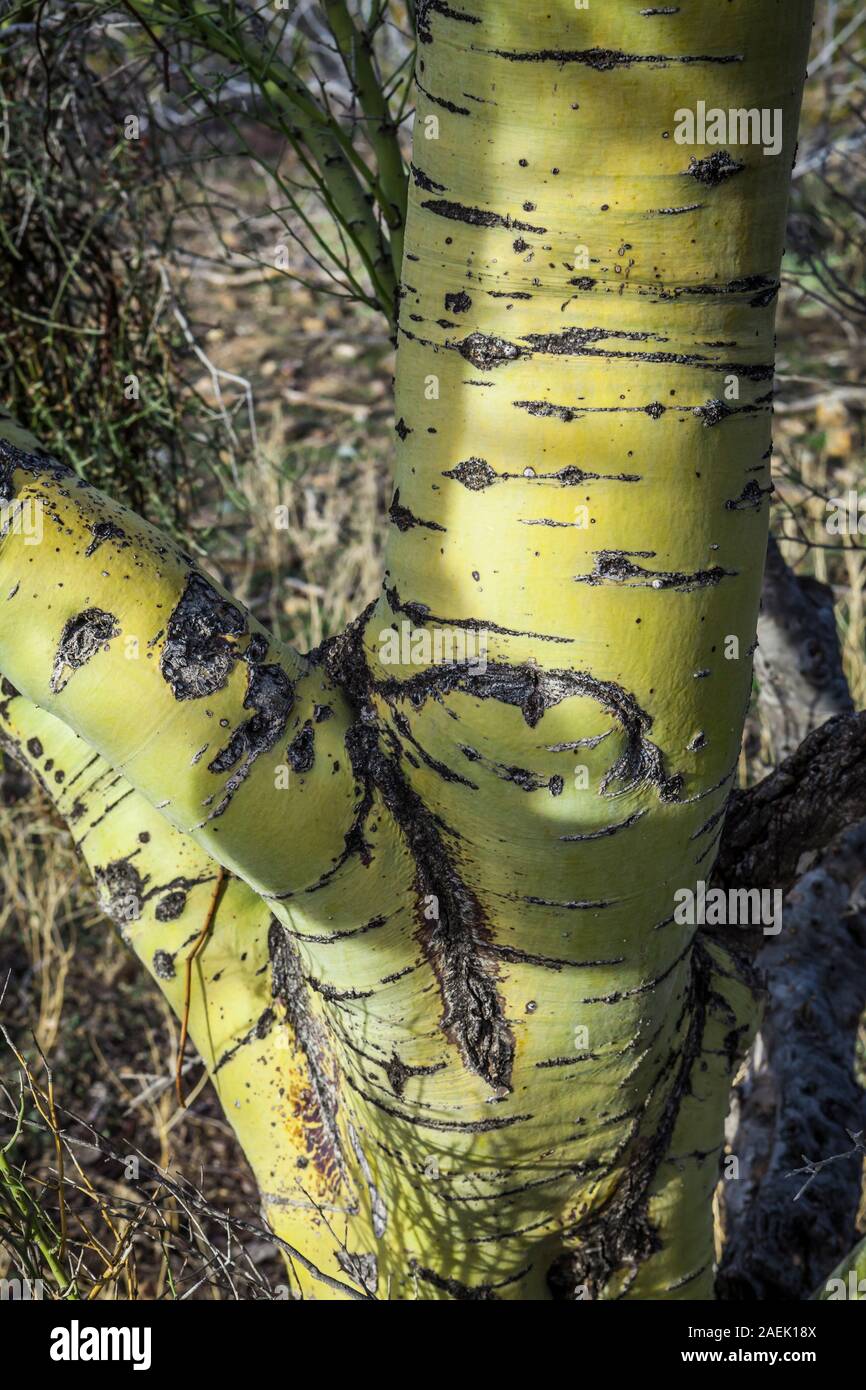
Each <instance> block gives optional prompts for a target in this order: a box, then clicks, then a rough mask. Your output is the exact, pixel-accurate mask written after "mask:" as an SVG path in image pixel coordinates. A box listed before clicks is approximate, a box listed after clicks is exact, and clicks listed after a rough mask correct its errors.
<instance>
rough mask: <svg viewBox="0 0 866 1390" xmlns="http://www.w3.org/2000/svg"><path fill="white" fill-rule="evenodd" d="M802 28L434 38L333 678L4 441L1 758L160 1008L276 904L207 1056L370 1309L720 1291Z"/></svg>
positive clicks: (270, 1203) (603, 23)
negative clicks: (61, 824)
mask: <svg viewBox="0 0 866 1390" xmlns="http://www.w3.org/2000/svg"><path fill="white" fill-rule="evenodd" d="M810 21H811V2H810V0H786V3H785V4H782V3H780V0H753V3H751V4H749V5H748V6H747V5H745V4H742V3H734V4H726V5H722V6H720V5H717V4H715V3H695V4H690V5H689V6H687V7H664V8H657V9H640V8H639V7H638V6H637V5H635V6H631V5H624V4H623V5H616V6H612V5H609V4H600V3H592V4H590V5H589V6H588V8H586V9H576V8H575V6H574V5H573V4H571V3H566V0H555V3H553V4H551V3H546V4H544V5H541V4H536V3H533V4H527V5H523V6H510V5H500V4H494V3H492V0H466V3H460V4H459V6H454V7H452V6H450V5H441V4H438V3H435V0H427V2H426V3H424V2H423V0H422V3H421V4H419V6H418V31H419V39H420V45H419V59H418V67H417V77H418V87H419V94H420V95H419V106H418V114H417V118H416V130H415V150H414V165H413V182H412V188H411V193H410V200H409V210H408V219H407V225H406V242H405V259H404V270H403V279H402V284H401V287H400V319H399V330H398V331H399V338H398V367H397V403H396V414H397V434H398V437H399V464H398V473H397V477H396V480H395V493H394V499H393V502H392V505H391V511H390V516H391V521H392V523H393V528H392V536H391V542H390V545H389V549H388V553H387V559H386V576H385V584H384V590H383V596H382V598H381V600H380V601H379V602H378V603H376V604H375V605H373V606H372V608H371V609H369V610H368V611H367V612H366V613H365V614H364V615H362V617H361V618H360V619H359V620H358V622H357V623H356V624H355V625H354V626H353V627H352V628H351V629H350V630H349V631H348V632H346V633H345V634H343V635H342V636H341V637H339V638H336V639H334V640H332V641H330V642H328V643H326V644H325V645H324V646H323V648H322V649H320V650H319V651H317V652H315V653H313V654H312V655H311V656H310V657H309V658H301V657H299V656H297V655H296V654H294V653H292V652H288V651H284V650H278V648H277V644H275V643H274V642H273V641H272V640H270V639H269V638H268V637H267V635H266V634H264V633H263V632H262V631H261V630H260V629H259V627H258V626H257V624H255V623H254V622H253V621H252V620H251V619H249V618H248V617H247V616H246V615H245V614H244V613H242V612H241V610H240V608H239V606H238V605H237V604H236V603H234V602H233V601H232V600H230V599H229V598H228V597H227V596H225V595H223V594H221V593H220V592H219V591H218V590H217V588H216V586H215V585H213V584H212V583H211V582H210V581H209V580H207V579H206V578H205V577H203V576H202V575H201V574H200V573H199V572H198V571H196V570H195V569H194V567H192V566H191V565H190V562H189V560H188V558H187V557H185V556H184V555H183V554H181V553H179V552H178V551H177V550H176V548H175V547H173V546H172V545H171V544H170V543H169V542H167V541H165V540H164V539H163V538H161V537H159V536H158V535H157V534H156V533H155V532H153V531H152V530H151V529H150V528H149V527H147V526H145V525H144V524H143V523H141V522H139V521H138V520H137V519H136V518H134V517H133V516H131V515H130V514H129V513H127V512H125V511H124V510H123V509H121V508H119V507H117V506H115V505H114V504H112V503H111V502H109V501H108V500H107V499H106V498H104V497H102V496H101V495H100V494H98V493H96V492H95V491H94V490H93V489H90V488H88V487H87V486H86V485H84V484H82V483H81V482H79V481H78V480H77V479H75V477H74V475H72V474H70V473H68V472H67V471H65V470H64V469H63V468H62V466H60V465H57V464H55V463H54V462H53V461H50V460H47V459H46V458H45V456H44V455H40V454H39V453H38V451H37V447H36V444H35V441H32V440H29V439H27V438H26V437H25V436H23V435H22V433H21V432H20V431H15V430H14V429H13V428H12V427H11V426H7V427H5V428H3V431H2V432H3V434H4V435H5V436H6V437H7V439H8V441H9V442H8V443H6V444H4V445H2V446H0V467H2V471H0V478H2V487H3V489H4V495H5V496H6V497H7V499H10V500H11V499H12V498H15V499H16V500H17V503H18V505H19V506H24V505H26V504H33V505H36V506H38V507H39V508H40V509H41V514H42V515H43V517H44V522H45V543H44V544H42V545H31V546H28V545H27V544H26V543H25V537H23V536H22V535H21V534H20V533H16V530H15V528H14V527H10V528H9V530H8V532H7V535H6V537H5V539H4V540H3V543H2V547H0V595H6V596H8V597H6V598H5V599H4V600H3V602H2V603H0V666H2V669H3V670H4V671H5V672H6V673H7V676H8V677H9V680H10V681H11V682H12V683H13V686H14V689H15V690H20V691H21V692H22V695H21V696H17V697H16V696H14V695H13V694H12V693H8V698H7V703H6V705H5V706H4V709H5V711H6V713H5V716H4V717H5V719H6V722H7V725H8V726H9V727H8V734H9V736H10V737H12V738H14V739H15V740H16V741H17V743H18V745H19V747H22V748H23V749H24V750H25V756H26V757H27V758H28V760H29V761H30V762H31V765H34V766H36V767H38V768H40V769H41V770H42V775H43V777H45V779H46V782H47V783H48V785H49V786H50V785H51V780H52V777H53V778H54V779H55V789H56V787H57V786H59V785H60V784H58V783H57V780H56V774H57V772H58V771H60V772H63V773H64V777H63V779H61V781H62V790H60V791H57V795H58V797H59V798H60V799H61V801H63V798H66V802H64V803H63V804H62V809H63V810H64V812H65V813H66V814H67V815H68V816H69V817H70V819H72V820H73V821H75V823H76V825H78V824H80V825H86V826H87V827H88V828H87V831H86V833H85V835H84V836H83V837H81V836H80V834H79V832H78V830H76V831H75V833H76V836H77V838H79V839H80V842H81V844H82V848H83V850H84V853H85V854H86V855H87V856H88V857H89V858H90V862H91V864H92V865H93V866H94V869H95V871H96V875H97V880H98V881H99V882H100V883H102V884H108V885H110V884H112V883H114V882H115V881H117V882H118V883H121V884H123V885H126V886H127V887H128V885H129V884H130V883H131V884H132V889H133V896H134V897H135V895H136V894H137V897H136V901H137V902H138V903H139V906H140V908H141V911H140V915H139V918H138V919H136V927H135V931H134V932H133V931H132V930H131V929H130V930H129V935H130V940H131V942H132V944H133V945H134V946H135V948H136V949H137V950H138V951H139V952H140V953H141V954H142V956H143V957H144V959H145V960H146V962H147V963H148V965H149V967H150V968H151V969H152V971H153V973H154V974H155V975H156V976H157V978H159V980H160V983H161V984H162V985H163V987H164V988H166V992H167V993H169V995H170V997H172V999H173V1002H175V1004H176V1005H177V1003H178V998H177V988H178V987H177V984H176V982H173V981H172V979H171V977H168V978H167V971H168V966H167V964H166V960H165V959H164V957H170V959H171V962H172V963H173V965H174V966H175V969H176V973H180V965H181V963H182V960H183V958H184V956H185V955H186V953H187V952H188V951H189V949H191V945H192V943H193V942H194V941H195V938H196V936H197V933H198V930H200V927H201V922H202V918H203V914H204V913H205V911H206V908H207V902H208V899H209V893H210V891H211V890H212V887H213V876H214V873H215V868H214V863H215V862H216V863H219V864H223V865H225V866H226V867H227V868H228V869H229V870H230V871H231V873H232V874H233V875H234V876H235V878H236V879H237V880H243V883H244V884H246V885H248V887H243V886H242V885H241V883H239V882H238V883H235V882H232V884H231V885H230V887H231V898H230V897H229V895H228V894H226V895H225V897H224V899H223V900H222V902H221V903H220V906H219V909H218V912H217V916H216V921H215V923H214V926H213V931H212V935H211V937H210V938H209V940H208V944H207V946H206V948H205V950H204V951H203V952H202V954H201V956H200V957H199V961H198V962H197V966H196V971H197V973H198V986H197V990H198V992H197V994H196V996H195V1008H196V1012H195V1014H194V1017H193V1028H194V1036H195V1038H196V1042H197V1045H198V1046H199V1048H200V1050H201V1052H202V1055H203V1057H204V1058H205V1060H206V1062H207V1063H208V1065H209V1066H210V1068H211V1071H212V1074H214V1075H215V1080H216V1081H217V1083H218V1085H219V1087H220V1091H221V1094H222V1095H223V1097H224V1100H225V1101H226V1103H227V1105H228V1109H227V1113H228V1114H229V1116H230V1118H231V1119H232V1121H233V1123H234V1124H235V1127H236V1129H237V1132H238V1135H239V1137H240V1139H241V1142H242V1143H243V1144H244V1145H245V1146H246V1148H247V1151H248V1152H249V1153H250V1156H251V1160H252V1162H253V1164H254V1167H255V1169H256V1172H257V1176H258V1179H259V1181H260V1183H261V1186H262V1190H263V1194H264V1202H265V1207H266V1211H267V1214H268V1217H269V1220H270V1221H271V1222H272V1224H273V1225H274V1229H275V1230H276V1231H277V1232H278V1234H281V1235H283V1236H284V1237H285V1239H287V1240H289V1241H291V1243H292V1244H293V1245H295V1246H297V1247H298V1248H300V1249H301V1250H304V1251H305V1252H306V1253H308V1254H310V1257H311V1258H312V1259H313V1260H314V1261H315V1263H316V1264H317V1266H318V1267H319V1268H320V1269H321V1270H324V1271H325V1272H326V1273H327V1275H328V1276H330V1277H331V1278H332V1279H334V1280H340V1281H344V1282H345V1281H346V1279H347V1278H348V1280H349V1282H350V1283H351V1282H352V1281H354V1282H355V1284H356V1286H357V1285H358V1283H359V1282H360V1285H361V1286H362V1287H363V1288H364V1289H366V1290H367V1291H375V1292H376V1293H377V1295H378V1296H379V1297H388V1298H415V1297H422V1298H544V1297H549V1296H551V1295H552V1296H554V1297H565V1298H574V1297H591V1298H604V1299H611V1298H622V1297H628V1298H644V1299H646V1298H688V1299H695V1298H709V1297H711V1296H712V1288H713V1259H714V1248H713V1219H712V1193H713V1189H714V1186H715V1184H716V1181H717V1178H718V1173H719V1161H720V1156H721V1153H722V1143H723V1134H722V1129H723V1121H724V1116H725V1111H726V1104H727V1096H728V1091H729V1086H730V1081H731V1075H732V1071H733V1070H734V1069H735V1067H736V1065H737V1061H738V1059H739V1057H740V1056H741V1054H742V1051H743V1049H744V1047H745V1045H746V1043H747V1042H748V1039H749V1037H750V1034H751V1031H752V1029H753V1027H754V1023H755V1016H756V1005H755V994H754V990H753V986H752V981H751V979H750V978H749V977H748V975H747V973H746V972H745V971H744V969H743V968H742V967H741V966H740V965H738V963H737V961H736V958H735V956H734V955H733V954H732V953H731V952H729V951H728V950H727V949H726V948H725V947H724V946H722V945H720V944H719V943H718V942H717V941H714V940H712V939H711V938H709V937H708V936H707V935H706V934H704V933H700V932H699V931H698V929H697V926H696V925H695V924H694V923H693V922H692V923H690V922H684V921H680V920H678V918H677V917H676V916H675V914H674V906H675V901H676V899H675V895H676V894H677V893H678V892H680V891H681V890H687V889H693V888H694V887H695V885H696V883H697V882H698V880H706V879H708V878H709V876H710V873H711V870H712V864H713V859H714V855H715V851H716V847H717V844H718V838H719V835H720V833H721V828H722V821H723V816H724V810H725V805H726V800H727V797H728V794H729V791H730V789H731V786H732V783H733V779H734V776H735V770H736V764H737V758H738V753H739V746H740V738H741V732H742V722H743V717H744V712H745V708H746V704H747V701H748V697H749V690H750V681H751V663H752V651H753V644H754V638H755V628H756V618H757V606H758V598H759V591H760V581H761V570H762V564H763V558H764V551H765V545H766V532H767V513H768V503H767V496H768V493H769V490H770V483H769V476H770V475H769V453H770V449H769V445H770V419H771V392H772V378H773V318H774V300H775V294H776V290H777V288H778V277H779V264H780V257H781V251H782V235H783V228H784V219H785V208H786V200H787V190H788V181H789V174H790V168H791V163H792V160H793V154H794V147H795V142H796V128H797V119H798V110H799V100H800V91H801V85H802V78H803V72H804V68H805V61H806V50H807V44H808V39H809V28H810ZM701 103H704V104H705V107H704V109H705V110H706V111H709V112H712V111H713V110H714V109H716V108H718V109H720V110H721V111H722V112H723V113H724V117H725V121H726V128H725V132H724V139H723V140H721V141H719V142H717V143H715V144H711V143H707V142H706V140H705V132H704V131H703V130H700V129H699V130H697V131H696V132H695V133H696V138H697V143H693V144H691V145H690V144H686V143H680V141H678V139H677V135H678V134H682V132H683V130H684V129H685V126H686V122H685V118H684V117H683V116H682V114H681V113H682V112H683V111H691V112H696V111H698V109H699V105H700V104H701ZM750 109H754V110H755V111H757V112H760V111H763V112H765V113H767V116H768V117H769V123H768V124H767V126H766V128H765V130H764V133H763V144H762V143H754V142H753V143H745V142H744V140H745V135H746V131H745V126H744V128H743V129H742V130H738V129H737V128H736V126H737V119H736V112H738V111H743V112H745V111H748V110H750ZM774 113H778V116H777V118H776V119H777V120H778V122H779V126H778V127H775V126H774V125H773V116H774ZM752 133H753V134H758V131H757V129H756V130H755V131H753V132H752ZM777 134H778V135H779V136H780V140H779V143H778V145H776V143H775V142H774V137H775V136H776V135H777ZM739 137H743V139H740V138H739ZM28 701H33V702H35V703H36V704H39V705H43V706H44V707H45V709H46V710H48V711H49V712H50V716H56V719H53V718H52V719H51V720H50V728H51V738H52V739H54V738H55V737H56V739H57V741H58V748H57V751H56V753H52V754H51V755H50V756H51V760H52V763H53V767H52V769H51V770H50V772H49V771H48V770H47V764H46V761H45V759H46V757H47V756H48V754H46V752H45V750H46V749H47V748H48V747H49V738H48V726H46V728H45V730H43V732H42V733H39V732H37V733H36V734H35V735H34V734H32V733H31V732H29V726H30V723H31V721H36V722H35V724H34V727H35V728H38V727H40V726H39V721H40V720H43V719H45V718H46V716H45V715H41V714H39V713H38V711H35V710H34V709H33V707H32V706H31V705H29V703H28ZM16 710H17V713H16ZM16 720H17V721H18V724H17V726H16ZM57 720H59V721H62V723H63V724H64V725H66V726H68V728H69V729H71V730H73V731H75V733H76V734H77V735H79V736H80V739H72V740H71V741H70V737H69V735H68V734H67V733H65V732H64V730H63V729H62V728H59V727H58V725H57V722H56V721H57ZM34 738H35V739H36V741H37V742H38V744H39V746H40V747H41V748H42V750H43V751H42V753H39V754H37V753H36V752H35V751H34V749H33V747H32V746H31V743H30V742H29V741H32V740H33V739H34ZM80 740H83V741H84V742H83V744H82V742H81V741H80ZM28 750H29V751H28ZM96 757H99V758H101V759H104V760H105V761H104V763H103V762H102V761H100V762H98V763H96V764H94V766H95V767H96V768H97V769H98V773H99V778H98V780H97V781H94V782H93V783H91V781H89V780H88V776H87V774H86V773H85V772H84V771H82V769H85V768H86V767H87V766H88V759H90V758H96ZM109 769H112V770H114V772H113V775H114V777H115V778H117V779H118V780H117V781H116V782H112V773H111V772H110V771H109ZM79 777H80V778H81V780H80V781H78V780H76V781H75V785H74V786H73V779H78V778H79ZM76 788H78V791H77V792H76ZM70 795H75V796H77V798H78V802H77V804H76V802H75V801H73V802H72V804H71V805H69V804H68V798H69V797H70ZM78 805H80V806H81V807H83V809H77V807H78ZM154 807H155V808H156V810H154V809H153V808H154ZM169 821H170V822H171V825H172V826H173V827H174V829H169V828H165V829H161V827H162V826H166V827H167V823H168V822H169ZM144 834H147V835H148V836H149V837H150V838H149V839H148V841H143V840H142V836H143V835H144ZM124 866H125V867H124ZM177 879H182V880H183V882H184V884H187V883H188V884H189V887H188V888H185V889H183V890H182V891H183V892H184V894H185V896H184V903H183V906H182V909H181V911H180V912H179V914H178V915H177V916H176V917H175V918H172V919H170V920H165V914H164V913H163V915H162V916H160V910H159V909H160V903H161V902H163V901H164V899H165V897H166V896H167V895H168V894H170V893H171V892H174V891H175V890H174V889H173V888H172V886H171V885H172V884H173V883H174V882H175V880H177ZM208 885H210V887H208ZM250 890H253V891H250ZM109 901H110V895H109ZM157 959H158V960H159V962H160V966H157V965H155V963H154V962H155V961H156V960H157ZM268 961H269V963H270V970H269V972H268V973H266V974H265V975H262V974H261V973H259V972H261V971H262V970H263V967H264V966H265V965H266V964H267V963H268ZM228 966H230V967H231V969H230V971H229V974H228V975H225V974H223V971H224V970H225V969H227V968H228ZM265 980H267V986H268V987H267V990H266V989H265V985H264V983H263V982H264V981H265ZM172 991H174V992H173V993H172ZM266 994H268V995H269V997H265V995H266ZM287 1077H288V1079H287ZM297 1274H298V1278H299V1282H300V1284H301V1286H302V1287H303V1288H304V1289H305V1291H307V1292H311V1293H315V1294H316V1296H323V1295H327V1294H329V1293H338V1294H339V1293H340V1292H341V1290H339V1289H335V1288H334V1287H333V1285H327V1286H326V1285H324V1284H323V1283H322V1282H321V1281H320V1280H318V1279H317V1278H316V1277H315V1276H314V1275H312V1274H311V1273H310V1272H309V1271H306V1270H304V1269H302V1268H298V1269H297Z"/></svg>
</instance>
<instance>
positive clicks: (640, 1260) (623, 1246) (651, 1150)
mask: <svg viewBox="0 0 866 1390" xmlns="http://www.w3.org/2000/svg"><path fill="white" fill-rule="evenodd" d="M688 949H689V955H690V960H689V967H690V968H689V980H688V987H687V993H686V1002H685V1009H686V1011H687V1012H686V1017H687V1019H688V1024H687V1029H686V1035H685V1037H684V1038H683V1040H682V1043H681V1045H680V1047H679V1048H678V1050H677V1052H676V1053H675V1054H674V1055H673V1057H672V1058H671V1059H670V1060H669V1062H668V1063H667V1064H666V1067H665V1070H666V1071H667V1070H668V1069H673V1077H672V1081H671V1083H670V1087H669V1090H668V1095H667V1098H666V1100H665V1104H664V1108H663V1110H662V1114H661V1116H660V1118H659V1120H658V1121H657V1123H656V1125H655V1127H654V1129H653V1130H652V1133H646V1134H644V1135H643V1136H642V1139H641V1142H640V1143H639V1144H636V1145H634V1146H633V1147H632V1150H631V1154H630V1162H629V1163H628V1165H627V1167H626V1168H625V1170H624V1176H623V1179H622V1181H621V1182H620V1183H619V1184H618V1185H617V1186H616V1187H615V1189H614V1191H613V1193H612V1195H611V1196H610V1197H609V1198H608V1200H607V1201H606V1202H605V1203H604V1204H603V1205H602V1206H601V1208H600V1209H596V1210H594V1211H592V1212H590V1213H589V1214H588V1215H587V1216H585V1217H584V1218H582V1220H580V1221H579V1222H578V1223H577V1225H576V1226H575V1227H574V1228H573V1230H572V1231H571V1232H570V1236H571V1239H572V1240H573V1242H574V1247H573V1248H571V1249H569V1250H568V1251H565V1252H564V1253H563V1254H562V1255H560V1256H559V1257H558V1258H557V1259H556V1260H554V1262H553V1264H552V1265H551V1266H550V1269H549V1270H548V1275H547V1280H548V1285H549V1287H550V1290H551V1293H552V1295H553V1297H554V1299H556V1300H565V1299H568V1300H571V1299H574V1298H575V1296H576V1291H577V1289H578V1288H583V1289H586V1290H587V1291H588V1292H589V1294H590V1297H591V1298H597V1297H599V1296H600V1295H603V1294H604V1293H605V1290H606V1287H607V1285H608V1284H609V1283H610V1281H611V1279H613V1278H614V1276H616V1275H618V1274H623V1275H624V1281H623V1283H622V1284H621V1285H620V1286H619V1288H618V1296H619V1297H620V1298H622V1297H623V1295H624V1294H625V1293H627V1292H628V1289H629V1287H630V1286H631V1284H632V1283H633V1282H634V1280H635V1279H636V1277H637V1275H638V1272H639V1270H640V1269H641V1267H642V1266H643V1265H644V1264H645V1263H646V1261H647V1260H648V1259H649V1258H650V1256H652V1255H653V1254H655V1252H656V1251H658V1250H659V1249H660V1248H661V1244H660V1240H659V1235H658V1232H657V1230H656V1229H655V1227H654V1226H653V1224H652V1221H651V1220H650V1216H649V1198H650V1190H651V1188H652V1183H653V1179H654V1178H655V1175H656V1173H657V1171H658V1169H659V1166H660V1164H661V1163H662V1162H663V1161H664V1159H665V1157H666V1155H667V1153H668V1150H669V1148H670V1142H671V1136H672V1135H673V1132H674V1126H675V1125H676V1122H677V1118H678V1116H679V1113H680V1107H681V1105H682V1103H683V1100H684V1098H685V1097H686V1096H687V1095H688V1094H689V1093H690V1090H691V1076H692V1070H693V1068H694V1067H695V1066H696V1065H699V1059H700V1052H701V1045H702V1042H703V1038H704V1032H705V1028H706V1022H707V1016H708V1013H709V1011H710V1009H711V1008H713V1007H714V1008H715V1009H718V1008H719V1007H720V1004H723V1002H724V1001H720V999H719V996H718V995H717V994H715V993H714V991H713V980H712V965H711V961H710V958H709V956H708V955H707V953H706V952H705V951H704V949H703V948H702V947H701V946H700V944H699V943H695V944H694V945H693V946H691V947H689V948H688ZM675 964H678V962H675ZM726 1007H727V1006H725V1008H726Z"/></svg>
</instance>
